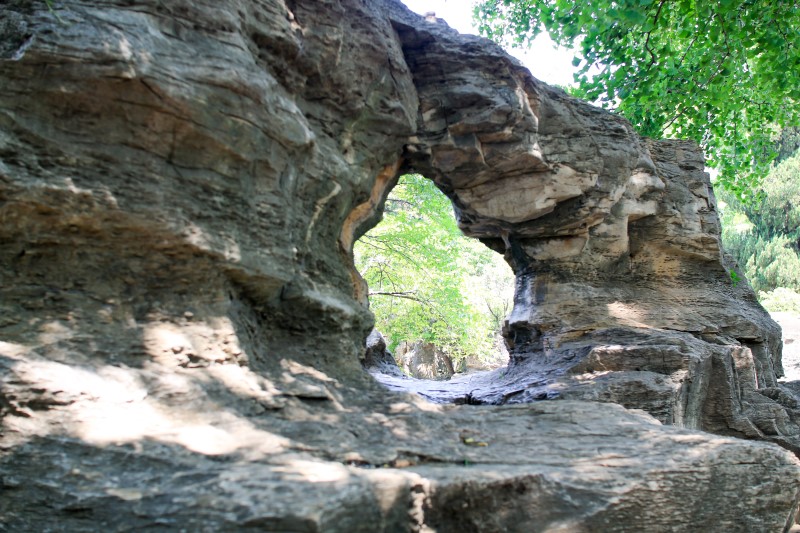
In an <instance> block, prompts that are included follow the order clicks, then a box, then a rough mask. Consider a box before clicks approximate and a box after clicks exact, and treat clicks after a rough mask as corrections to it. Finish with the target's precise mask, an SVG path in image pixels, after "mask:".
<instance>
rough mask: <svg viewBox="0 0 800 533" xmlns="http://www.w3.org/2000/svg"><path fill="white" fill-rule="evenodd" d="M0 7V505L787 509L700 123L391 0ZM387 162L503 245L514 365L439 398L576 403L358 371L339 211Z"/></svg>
mask: <svg viewBox="0 0 800 533" xmlns="http://www.w3.org/2000/svg"><path fill="white" fill-rule="evenodd" d="M0 28H2V30H3V31H2V32H0V254H1V255H2V261H0V310H1V312H0V372H1V374H0V377H1V381H0V386H2V388H1V389H0V414H1V415H2V435H0V488H2V492H3V497H2V498H0V525H2V528H0V529H8V530H9V531H45V530H53V531H59V530H63V531H96V530H104V531H117V530H129V529H143V530H146V529H150V530H154V531H171V530H181V529H190V530H198V531H220V530H248V529H254V530H255V529H261V530H281V531H379V530H385V531H426V530H427V531H431V530H436V531H500V530H508V531H556V530H563V531H567V530H568V531H599V530H602V531H636V530H642V529H644V528H656V529H662V530H669V529H673V530H674V529H683V530H692V529H694V530H714V529H717V530H721V529H724V530H726V531H778V530H781V529H782V528H788V527H789V526H790V525H791V523H792V521H793V513H794V511H795V507H796V504H795V501H796V495H797V493H798V489H799V488H800V469H798V462H797V460H796V459H795V458H794V457H793V456H792V455H791V454H790V453H789V452H787V451H786V450H783V449H781V448H779V447H777V446H775V445H773V444H770V443H762V442H754V441H745V440H741V439H737V438H733V437H736V436H745V437H749V438H756V439H763V440H774V441H776V442H779V443H781V444H782V445H784V447H786V448H790V449H794V447H795V442H796V439H797V436H796V435H797V433H798V431H797V427H796V425H795V424H794V422H793V420H794V418H793V417H794V416H795V415H794V411H793V410H792V409H790V408H789V407H787V406H792V405H793V402H794V401H795V400H794V397H793V396H791V395H790V394H789V393H788V392H786V391H785V390H784V389H782V388H780V387H779V385H778V384H777V382H776V379H777V377H779V376H780V375H781V370H780V344H779V338H780V337H779V335H778V330H777V328H776V327H775V326H774V324H773V323H772V322H771V321H769V319H768V318H767V317H766V315H765V314H764V312H763V310H761V309H760V308H759V307H758V305H757V304H756V303H755V300H754V299H753V297H752V292H751V291H750V290H749V288H748V287H747V286H746V284H745V283H740V284H738V285H734V284H733V283H731V281H730V277H729V274H728V272H727V270H726V269H727V268H728V267H726V265H725V263H724V259H723V257H722V256H721V254H720V250H719V244H718V222H717V218H716V214H715V208H714V199H713V195H712V194H711V192H710V189H709V187H708V181H707V178H706V176H705V175H704V174H703V168H702V156H701V154H700V153H699V151H698V150H697V149H696V147H694V146H692V145H690V144H687V143H680V142H659V143H651V142H649V141H644V140H641V139H639V138H638V137H637V136H636V135H635V134H634V133H633V131H632V130H631V128H630V126H629V125H628V124H627V123H626V122H624V121H623V120H621V119H619V118H617V117H615V116H613V115H611V114H608V113H606V112H603V111H600V110H597V109H595V108H593V107H591V106H589V105H587V104H584V103H581V102H578V101H576V100H574V99H571V98H568V97H567V96H566V95H564V94H563V93H561V92H560V91H557V90H554V89H551V88H549V87H547V86H545V85H543V84H541V83H539V82H538V81H536V80H535V79H533V78H532V77H531V76H530V74H529V73H528V72H527V71H525V70H524V69H522V68H521V67H520V66H519V65H518V64H517V63H516V62H515V61H514V60H512V59H510V58H509V57H507V56H506V55H505V54H504V53H503V52H502V51H501V50H500V49H499V48H497V47H496V46H494V45H492V44H491V43H488V42H486V41H484V40H482V39H479V38H477V37H468V36H459V35H458V34H457V33H455V32H453V31H452V30H450V29H449V28H447V27H446V26H445V25H444V24H442V23H441V22H437V21H427V20H425V19H422V18H420V17H417V16H415V15H413V14H411V13H409V12H408V11H406V10H405V8H403V7H402V6H401V5H399V4H398V3H395V2H393V1H391V0H379V1H374V2H361V1H358V0H325V1H310V0H302V1H300V0H293V1H286V2H284V1H282V0H268V1H264V2H249V1H244V0H228V1H223V2H219V1H216V2H212V1H210V0H203V1H200V2H190V1H188V0H176V1H172V2H167V3H165V2H160V1H156V0H143V1H140V2H136V3H135V5H134V4H132V3H130V2H123V1H122V0H111V1H108V2H104V3H102V4H97V3H96V2H82V1H78V0H75V1H65V2H63V3H55V11H51V10H50V9H48V7H47V6H46V4H45V3H43V2H22V1H14V2H7V3H5V4H3V5H2V6H0ZM412 169H413V170H416V171H419V172H422V173H423V174H424V175H426V176H427V177H429V178H431V179H433V180H434V181H435V182H436V183H437V185H439V187H440V188H442V190H443V191H445V193H447V194H448V195H449V196H450V198H451V199H452V200H453V202H454V205H455V206H456V210H457V214H458V217H459V221H460V224H461V227H462V228H463V229H464V231H465V232H466V233H468V234H469V235H472V236H475V237H478V238H480V239H482V240H483V241H484V242H485V243H486V244H487V245H488V246H490V247H492V248H493V249H495V250H497V251H498V252H500V253H503V254H505V256H506V258H507V259H508V260H509V262H510V263H511V264H512V266H513V268H514V270H515V273H516V275H517V294H516V297H515V309H514V312H513V313H512V315H511V316H510V317H509V319H508V323H507V327H506V333H505V334H506V338H507V342H508V344H509V347H510V350H511V357H512V362H511V365H510V367H509V369H508V371H507V374H506V375H504V376H500V375H499V374H485V375H483V377H482V378H480V379H478V380H477V381H476V382H475V387H474V388H473V389H470V390H469V392H468V393H465V394H464V395H462V398H461V399H462V400H464V399H465V398H466V397H467V394H468V395H469V396H468V397H469V399H470V401H472V402H474V403H511V402H528V401H532V400H536V399H540V398H545V397H549V396H559V397H561V398H564V399H567V400H569V399H570V398H571V399H572V401H562V402H539V403H535V404H524V405H505V406H466V405H462V406H441V405H433V404H430V403H428V402H426V401H424V400H422V399H420V398H418V397H415V396H411V395H407V394H397V393H392V392H388V391H387V390H386V389H384V388H383V387H381V386H379V385H378V384H377V383H376V382H375V381H374V380H373V379H372V378H370V377H369V375H367V374H366V373H364V372H363V371H362V369H361V365H360V362H359V360H360V358H363V357H364V353H363V343H364V339H365V338H366V336H367V334H368V333H369V331H370V328H371V325H372V317H371V315H370V313H369V311H368V309H367V307H366V303H367V302H366V291H365V287H364V284H363V281H362V280H361V278H360V276H359V275H358V273H357V272H356V271H355V269H354V268H353V265H352V243H353V242H354V240H355V239H357V238H358V237H359V236H360V235H361V234H363V233H364V232H365V231H367V230H368V229H369V228H370V227H372V226H373V225H374V224H375V223H377V221H378V220H379V218H380V212H381V209H382V203H383V200H384V199H385V196H386V195H387V194H388V192H389V190H390V189H391V187H392V186H393V185H394V183H395V182H396V179H397V177H398V176H399V175H400V174H401V173H402V172H405V171H408V170H412ZM397 381H404V380H402V379H401V378H399V377H398V378H397ZM405 381H411V380H405ZM453 390H455V389H453ZM574 400H581V401H574ZM585 400H600V401H604V402H616V403H621V404H623V405H625V406H627V407H637V408H644V409H646V410H648V411H649V412H650V413H651V414H653V415H654V416H655V417H656V418H652V417H651V416H649V415H647V414H645V413H642V412H633V411H628V410H626V409H624V408H623V407H620V406H616V405H609V404H602V403H597V402H593V401H585ZM656 419H660V420H661V421H662V422H668V423H671V424H673V425H675V426H684V427H683V428H680V427H667V426H663V425H661V424H659V423H658V421H657V420H656ZM697 429H705V430H710V431H713V432H716V433H718V434H722V435H723V436H720V435H712V434H709V433H704V432H701V431H697ZM724 435H727V436H724ZM687 500H688V501H690V502H692V503H691V504H690V505H687V503H686V502H687ZM643 524H646V525H645V526H643Z"/></svg>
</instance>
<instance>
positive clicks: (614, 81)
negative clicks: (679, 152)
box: [475, 0, 800, 194]
mask: <svg viewBox="0 0 800 533" xmlns="http://www.w3.org/2000/svg"><path fill="white" fill-rule="evenodd" d="M475 17H476V19H477V21H478V23H479V25H480V30H481V32H482V33H483V34H484V35H486V36H488V37H490V38H492V39H495V40H497V41H499V42H505V43H513V44H517V45H525V44H528V43H530V42H531V41H532V39H533V38H534V37H535V36H536V35H537V34H538V33H540V32H541V31H543V30H546V31H547V32H548V33H549V34H550V36H551V37H552V38H553V40H554V41H555V42H557V43H559V44H561V45H564V46H568V47H573V48H575V49H576V57H575V60H574V65H575V66H578V67H580V70H579V73H578V74H577V75H576V81H577V82H578V83H579V92H580V93H581V96H582V97H584V98H586V99H588V100H592V101H599V102H600V103H601V104H602V105H603V106H605V107H608V108H612V109H615V110H616V111H617V112H620V113H621V114H622V115H624V116H625V117H626V118H628V120H630V121H631V122H632V123H633V124H634V126H635V127H636V128H637V129H638V130H639V131H640V132H641V133H642V134H643V135H647V136H650V137H655V138H660V137H663V136H674V137H680V138H689V139H694V140H695V141H697V142H699V143H700V144H701V145H702V146H703V148H704V149H705V150H706V153H707V155H708V156H709V158H710V161H709V163H710V164H711V166H714V167H717V168H718V169H719V170H720V177H719V181H720V183H721V184H722V185H724V186H725V187H726V188H728V189H729V190H733V191H736V192H739V193H740V194H741V193H743V192H745V191H747V190H748V189H750V188H752V187H753V186H754V185H755V184H757V183H758V180H759V179H760V178H761V177H763V175H764V174H765V173H766V171H767V170H768V166H769V163H770V162H771V159H772V158H773V156H774V145H773V144H772V142H771V137H772V136H773V135H774V134H775V132H776V131H778V129H779V128H781V127H787V126H798V125H800V113H798V100H800V46H798V44H797V43H798V42H800V35H798V28H800V9H798V8H797V5H796V2H787V1H777V2H776V1H773V0H721V1H719V2H707V1H705V0H592V1H583V2H574V1H572V0H478V3H477V5H476V8H475Z"/></svg>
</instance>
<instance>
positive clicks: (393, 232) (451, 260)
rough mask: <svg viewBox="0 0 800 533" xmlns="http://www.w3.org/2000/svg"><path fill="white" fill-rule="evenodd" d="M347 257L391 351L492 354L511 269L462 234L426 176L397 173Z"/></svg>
mask: <svg viewBox="0 0 800 533" xmlns="http://www.w3.org/2000/svg"><path fill="white" fill-rule="evenodd" d="M354 255H355V262H356V267H357V268H358V270H359V272H361V275H362V276H363V277H364V279H365V280H366V281H367V284H368V285H369V289H370V297H369V300H370V308H371V309H372V311H373V313H374V314H375V319H376V327H377V328H378V330H380V331H381V333H383V334H384V335H385V336H386V337H387V338H388V341H389V348H390V349H392V350H393V349H394V348H395V347H397V345H398V344H400V343H401V342H403V341H408V342H414V341H418V340H422V341H425V342H431V343H433V344H435V345H436V346H437V347H438V348H440V349H442V350H444V351H445V352H446V353H447V354H448V355H450V356H451V357H452V358H454V359H459V358H461V357H465V356H469V355H476V356H479V357H484V356H490V355H491V353H492V352H493V351H494V341H495V336H496V333H497V332H498V331H499V329H500V326H501V324H502V321H503V320H504V318H505V315H506V314H507V313H508V311H509V310H510V300H511V297H512V296H513V284H514V277H513V274H512V273H511V269H510V268H509V267H508V265H507V264H506V263H505V262H504V261H503V259H502V257H501V256H500V255H499V254H497V253H495V252H493V251H491V250H489V249H488V248H487V247H485V246H484V245H483V244H481V243H480V242H478V241H477V240H475V239H470V238H468V237H465V236H464V234H463V233H461V230H459V229H458V225H457V224H456V221H455V217H454V216H453V208H452V205H451V203H450V200H449V199H448V198H447V197H446V196H445V195H444V194H442V192H441V191H439V190H438V189H437V188H436V186H435V185H434V184H433V182H432V181H430V180H428V179H426V178H424V177H422V176H420V175H416V174H411V175H406V176H402V177H401V178H400V181H399V183H398V184H397V186H396V187H395V188H394V189H393V190H392V192H391V194H390V195H389V198H388V200H387V201H386V207H385V212H384V218H383V221H382V222H381V223H380V224H379V225H378V226H376V227H375V228H373V229H372V230H371V231H370V232H369V233H367V234H366V235H364V236H363V237H362V238H361V239H360V240H359V241H358V242H356V244H355V247H354Z"/></svg>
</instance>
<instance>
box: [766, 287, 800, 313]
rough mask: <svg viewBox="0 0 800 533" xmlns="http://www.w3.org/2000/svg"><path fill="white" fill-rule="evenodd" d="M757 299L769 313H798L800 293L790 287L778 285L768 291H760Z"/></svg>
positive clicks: (799, 310)
mask: <svg viewBox="0 0 800 533" xmlns="http://www.w3.org/2000/svg"><path fill="white" fill-rule="evenodd" d="M758 299H759V300H760V301H761V305H763V306H764V309H766V310H767V311H769V312H770V313H777V312H782V311H783V312H789V313H794V314H796V315H800V293H798V292H797V291H793V290H792V289H787V288H786V287H778V288H777V289H774V290H772V291H769V292H760V293H758Z"/></svg>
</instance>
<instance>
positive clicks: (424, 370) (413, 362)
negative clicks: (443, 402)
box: [395, 341, 456, 381]
mask: <svg viewBox="0 0 800 533" xmlns="http://www.w3.org/2000/svg"><path fill="white" fill-rule="evenodd" d="M395 357H396V358H397V360H398V361H399V363H400V366H401V367H403V370H405V372H406V373H407V374H408V375H409V376H411V377H412V378H417V379H433V380H438V381H442V380H448V379H450V378H451V377H453V374H455V373H456V371H455V369H454V368H453V361H452V360H451V359H450V356H449V355H447V354H446V353H444V352H443V351H442V350H440V349H439V348H437V347H436V345H434V344H432V343H430V342H423V341H417V342H412V343H408V342H402V343H400V346H398V347H397V350H396V351H395Z"/></svg>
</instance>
